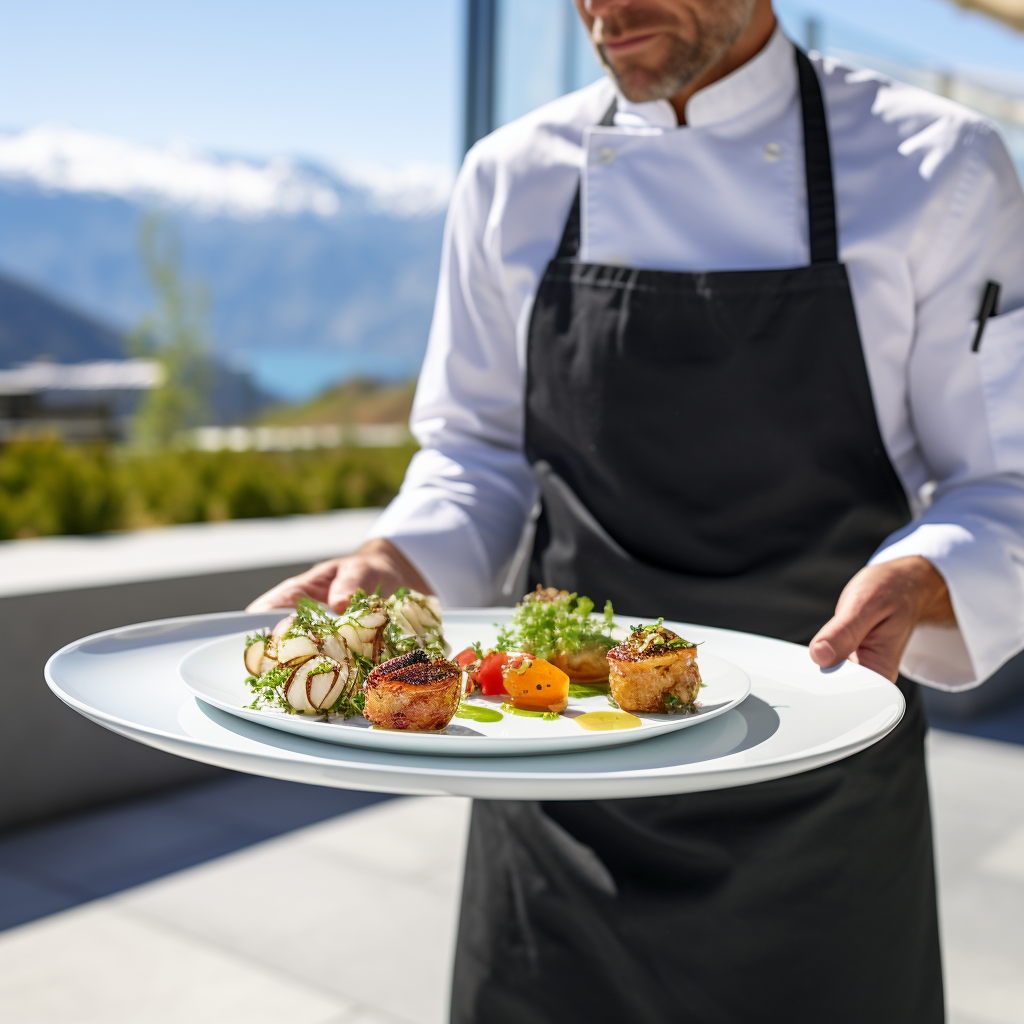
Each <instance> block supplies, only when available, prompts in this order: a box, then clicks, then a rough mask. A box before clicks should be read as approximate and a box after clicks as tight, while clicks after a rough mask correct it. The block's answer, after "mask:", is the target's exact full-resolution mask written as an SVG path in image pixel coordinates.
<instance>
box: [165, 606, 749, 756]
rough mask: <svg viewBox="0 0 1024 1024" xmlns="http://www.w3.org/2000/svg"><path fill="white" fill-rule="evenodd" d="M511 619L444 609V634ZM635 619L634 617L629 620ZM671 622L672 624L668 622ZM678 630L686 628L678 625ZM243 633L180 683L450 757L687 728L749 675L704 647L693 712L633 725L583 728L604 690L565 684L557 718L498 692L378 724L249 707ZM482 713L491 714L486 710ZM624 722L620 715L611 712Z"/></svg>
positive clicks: (599, 742) (344, 738) (260, 717)
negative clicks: (522, 708) (528, 711)
mask: <svg viewBox="0 0 1024 1024" xmlns="http://www.w3.org/2000/svg"><path fill="white" fill-rule="evenodd" d="M502 618H504V620H505V621H507V620H508V618H509V615H508V614H506V615H504V616H502V615H501V613H500V612H499V613H498V614H497V615H496V614H495V612H494V611H493V610H491V611H489V612H487V613H486V614H485V615H482V614H481V613H479V612H448V613H447V614H446V615H445V619H444V630H445V637H446V639H447V640H448V642H449V644H451V647H452V650H453V651H460V650H462V649H463V648H465V647H468V646H469V645H470V644H471V643H473V642H474V641H479V642H480V643H481V644H483V646H484V647H485V648H486V647H487V646H488V645H490V644H491V643H493V641H494V639H495V637H496V636H497V632H498V626H499V625H500V624H501V622H500V620H501V619H502ZM631 621H635V620H631ZM666 625H667V626H669V628H672V623H666ZM627 627H628V623H626V622H625V621H623V622H620V628H621V631H622V637H623V638H625V636H626V635H627ZM679 629H680V630H682V629H683V627H679ZM244 640H245V634H244V633H236V634H233V635H229V636H222V637H218V638H217V639H216V640H213V641H211V642H210V643H207V644H204V645H203V646H202V647H198V648H196V649H195V650H194V651H191V652H190V653H189V654H187V655H186V656H185V657H184V658H183V659H182V661H181V664H180V665H179V669H178V671H179V673H180V675H181V679H182V681H183V682H184V684H185V686H186V687H187V688H188V689H189V690H190V691H191V692H192V693H193V694H195V696H196V697H198V698H199V699H200V700H202V701H205V702H206V703H207V704H212V705H213V706H214V707H216V708H220V709H221V710H222V711H227V712H228V713H229V714H232V715H237V716H238V717H239V718H245V719H248V720H250V721H253V722H258V723H259V724H260V725H264V726H267V727H269V728H271V729H280V730H281V731H283V732H290V733H294V734H296V735H299V736H305V737H307V738H309V739H317V740H323V741H326V742H328V743H343V744H346V745H348V746H357V747H369V748H371V749H377V750H392V751H399V752H404V753H416V754H438V755H445V756H451V755H452V754H456V755H458V754H465V755H475V756H480V755H485V756H486V755H494V756H497V757H502V756H507V755H510V754H552V753H561V752H568V751H574V750H587V749H590V748H594V747H613V746H619V745H621V744H624V743H636V742H638V741H640V740H646V739H649V738H651V737H653V736H659V735H661V734H663V733H667V732H675V731H676V730H678V729H687V728H690V727H692V726H695V725H699V724H701V723H702V722H706V721H709V720H710V719H712V718H716V717H717V716H718V715H722V714H725V713H726V712H727V711H729V710H731V709H732V708H734V707H736V706H737V705H738V704H739V703H740V702H741V701H742V700H744V698H746V696H747V694H749V693H750V679H749V677H748V676H747V674H746V673H745V672H744V671H743V670H742V669H741V668H739V667H738V666H737V665H734V664H733V663H732V662H731V661H728V660H726V659H725V658H722V657H719V656H718V655H716V654H715V653H714V652H713V651H709V650H707V645H704V646H703V647H701V649H700V652H699V654H698V656H697V663H698V666H699V668H700V673H701V679H702V680H703V681H704V686H703V687H702V688H701V691H700V696H699V697H698V700H697V703H698V705H699V706H698V707H696V709H695V711H694V713H692V714H674V715H655V714H642V713H641V714H638V715H635V716H631V721H632V722H638V723H639V724H638V725H635V726H634V727H632V728H625V729H612V730H608V731H593V730H589V729H585V728H583V727H582V726H581V725H580V724H578V723H577V721H576V719H577V718H579V717H580V716H582V715H585V714H587V713H588V712H594V711H612V710H613V706H612V705H611V704H610V703H609V700H608V697H607V695H606V694H604V693H600V692H593V691H592V690H591V692H590V693H586V692H585V691H583V690H580V689H579V688H573V690H572V691H570V697H569V707H568V708H567V709H566V711H565V713H564V714H562V715H559V716H558V717H557V718H554V719H549V718H538V717H532V716H529V717H528V716H522V715H517V714H514V713H511V712H509V711H504V710H502V703H503V702H502V698H500V697H484V696H480V695H477V696H474V697H470V698H467V700H465V701H464V702H463V707H464V709H466V710H467V711H468V713H469V714H470V715H472V714H474V712H473V709H475V708H479V709H486V710H487V711H490V712H492V713H497V714H498V715H500V718H498V719H497V720H496V721H481V720H479V717H476V718H474V717H463V716H459V717H456V718H453V719H452V721H451V724H450V725H449V726H448V728H447V729H445V730H444V731H443V732H407V731H398V730H390V729H375V728H374V727H372V726H371V725H370V723H369V722H367V721H366V719H364V718H362V717H361V716H358V715H357V716H354V717H352V718H348V719H345V718H342V717H341V716H333V717H332V718H331V719H330V721H326V722H325V721H323V719H322V718H321V717H313V716H307V715H298V714H287V713H286V712H283V711H277V710H270V709H265V708H264V709H260V710H254V709H251V708H248V707H246V705H247V704H249V703H250V702H251V701H252V698H253V694H252V692H251V691H250V690H249V689H248V688H247V687H246V685H245V677H246V671H245V668H244V666H243V665H242V652H243V650H244V647H245V644H244ZM482 717H485V718H486V717H492V715H484V716H482ZM616 720H617V721H620V722H621V721H625V720H626V719H625V718H622V719H616Z"/></svg>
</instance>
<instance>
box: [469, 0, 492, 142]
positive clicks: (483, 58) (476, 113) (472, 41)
mask: <svg viewBox="0 0 1024 1024" xmlns="http://www.w3.org/2000/svg"><path fill="white" fill-rule="evenodd" d="M497 8H498V0H466V124H465V138H464V142H465V148H466V150H469V148H470V147H471V146H472V145H473V143H474V142H476V141H477V140H478V139H482V138H483V137H484V136H485V135H486V134H487V133H488V132H490V131H493V129H494V113H495V111H494V107H495V104H494V99H495V95H494V94H495V81H494V79H495V72H496V67H495V60H494V56H495V54H494V42H495V35H496V32H495V29H496V22H497V14H498V10H497Z"/></svg>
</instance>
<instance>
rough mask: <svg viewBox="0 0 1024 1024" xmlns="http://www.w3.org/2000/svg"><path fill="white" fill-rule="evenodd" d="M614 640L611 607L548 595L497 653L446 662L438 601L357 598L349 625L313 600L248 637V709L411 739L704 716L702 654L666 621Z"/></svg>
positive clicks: (402, 595) (475, 652)
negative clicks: (519, 721) (504, 727)
mask: <svg viewBox="0 0 1024 1024" xmlns="http://www.w3.org/2000/svg"><path fill="white" fill-rule="evenodd" d="M495 628H497V627H495ZM615 630H616V624H615V620H614V616H613V612H612V606H611V602H608V603H607V604H606V605H605V608H604V611H603V613H601V614H596V613H595V612H594V602H593V601H591V600H590V598H588V597H583V596H580V595H577V594H570V593H568V592H567V591H564V590H555V589H552V588H548V589H543V588H541V587H538V588H537V589H536V590H535V591H534V592H533V593H531V594H527V595H526V596H525V597H524V598H523V600H522V601H521V602H520V603H519V604H518V605H517V606H516V608H515V609H514V611H513V614H512V620H511V622H510V623H509V625H507V626H505V627H503V628H501V629H500V631H499V632H498V635H497V638H496V640H495V641H494V646H493V647H490V648H488V649H486V650H485V649H484V648H483V647H482V645H481V644H479V643H475V644H474V645H473V646H471V647H467V648H466V649H465V650H464V651H462V652H461V653H460V654H458V655H456V657H455V658H454V659H452V660H448V657H447V654H448V648H447V644H446V642H445V639H444V634H443V632H442V621H441V608H440V605H439V604H438V602H437V599H436V598H434V597H429V596H426V595H423V594H419V593H416V592H415V591H410V590H405V589H403V590H400V591H398V592H397V593H396V594H395V595H394V596H392V597H390V598H387V599H384V598H381V597H380V596H379V595H378V594H366V593H363V592H362V591H359V592H357V593H356V594H355V595H354V596H353V598H352V600H351V602H350V603H349V606H348V609H347V610H346V611H345V612H344V614H342V615H340V616H338V615H335V614H333V613H332V612H330V611H329V610H328V609H326V608H324V607H323V606H321V605H319V604H317V602H315V601H311V600H308V599H303V600H301V601H300V602H299V605H298V608H297V609H296V612H295V614H294V615H290V616H288V617H287V618H285V619H283V620H282V621H281V622H280V623H278V625H277V626H276V627H275V629H274V630H273V631H272V632H271V633H265V632H260V633H251V634H249V635H248V637H247V638H246V647H245V667H246V670H247V671H248V673H249V675H248V678H247V679H246V683H247V685H248V686H249V688H250V689H251V690H252V691H253V692H254V693H255V699H254V700H253V702H252V703H251V704H249V705H247V708H248V709H249V710H258V709H262V708H266V709H269V710H275V711H278V712H285V713H288V714H301V715H316V716H319V717H320V720H321V721H325V722H330V721H331V720H332V716H341V717H342V718H343V719H347V718H350V717H352V716H353V715H361V716H362V717H363V718H364V719H366V720H367V721H368V722H370V723H371V724H372V725H373V726H374V727H375V728H378V729H389V730H405V731H412V732H438V731H443V730H446V729H447V727H448V725H449V723H451V721H452V719H453V718H454V717H456V716H458V717H459V718H464V719H472V720H474V721H476V722H491V723H494V722H499V721H501V719H502V718H503V717H504V716H505V715H520V716H530V717H535V718H542V719H549V720H555V719H562V718H563V716H568V719H569V720H571V721H573V722H575V723H576V724H577V725H578V726H579V727H580V728H581V729H585V730H591V731H593V730H600V731H607V730H612V729H635V728H639V727H640V725H641V721H640V719H639V718H637V717H636V713H645V712H646V713H654V714H660V715H664V714H675V713H678V712H685V713H691V712H693V711H695V710H696V708H697V707H698V706H699V705H697V704H696V697H697V694H698V692H699V689H700V686H701V679H700V673H699V672H698V670H697V658H696V645H694V644H692V643H689V642H688V641H686V640H683V639H682V638H680V637H678V636H677V635H676V634H675V633H673V632H671V631H670V630H668V629H666V628H665V627H664V625H662V622H661V620H659V621H658V622H657V623H656V624H654V625H649V626H637V627H634V629H633V631H632V633H631V635H630V636H629V638H628V639H627V640H625V642H622V643H620V642H619V641H618V639H616V637H615V635H614V634H615ZM492 635H493V634H492ZM487 698H498V700H497V701H491V702H488V700H487ZM594 698H598V699H599V700H597V701H595V700H594ZM573 699H576V704H575V706H574V707H570V701H571V700H573ZM499 703H500V708H501V710H500V711H499V710H498V708H497V707H496V706H495V705H496V704H499ZM595 703H596V704H597V706H596V707H595V706H594V705H595ZM602 703H604V705H605V708H608V705H611V708H610V709H608V710H604V709H602V708H601V704H602Z"/></svg>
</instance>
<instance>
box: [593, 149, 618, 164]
mask: <svg viewBox="0 0 1024 1024" xmlns="http://www.w3.org/2000/svg"><path fill="white" fill-rule="evenodd" d="M615 155H616V154H615V150H614V149H612V147H611V146H602V147H601V148H600V149H599V150H598V151H597V159H598V162H599V163H602V164H610V163H613V162H614V160H615Z"/></svg>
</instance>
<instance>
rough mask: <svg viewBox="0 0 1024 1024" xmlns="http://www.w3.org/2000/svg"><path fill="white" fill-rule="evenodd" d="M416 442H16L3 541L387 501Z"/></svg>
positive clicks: (1, 519)
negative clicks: (217, 445) (278, 445)
mask: <svg viewBox="0 0 1024 1024" xmlns="http://www.w3.org/2000/svg"><path fill="white" fill-rule="evenodd" d="M414 450H415V448H414V446H412V445H407V446H405V447H402V448H336V449H321V450H318V451H297V452H195V451H168V452H160V453H156V454H148V455H141V454H129V453H125V452H122V451H118V450H114V449H110V448H107V447H103V446H94V447H85V446H67V445H64V444H62V443H61V442H60V441H56V440H33V441H19V442H14V443H12V444H9V445H7V446H6V447H5V448H3V449H0V539H5V540H6V539H9V538H12V537H33V536H36V537H38V536H46V535H53V534H84V533H99V532H101V531H104V530H118V529H131V528H134V527H140V526H158V525H165V524H168V523H198V522H206V521H209V520H218V519H248V518H254V517H258V516H282V515H290V514H293V513H298V512H323V511H326V510H327V509H333V508H362V507H366V506H372V505H384V504H386V503H387V502H388V501H390V500H391V498H392V497H393V496H394V495H395V494H396V493H397V491H398V487H399V484H400V483H401V482H402V476H403V475H404V473H405V468H406V466H407V465H408V464H409V459H410V458H411V457H412V454H413V451H414Z"/></svg>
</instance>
